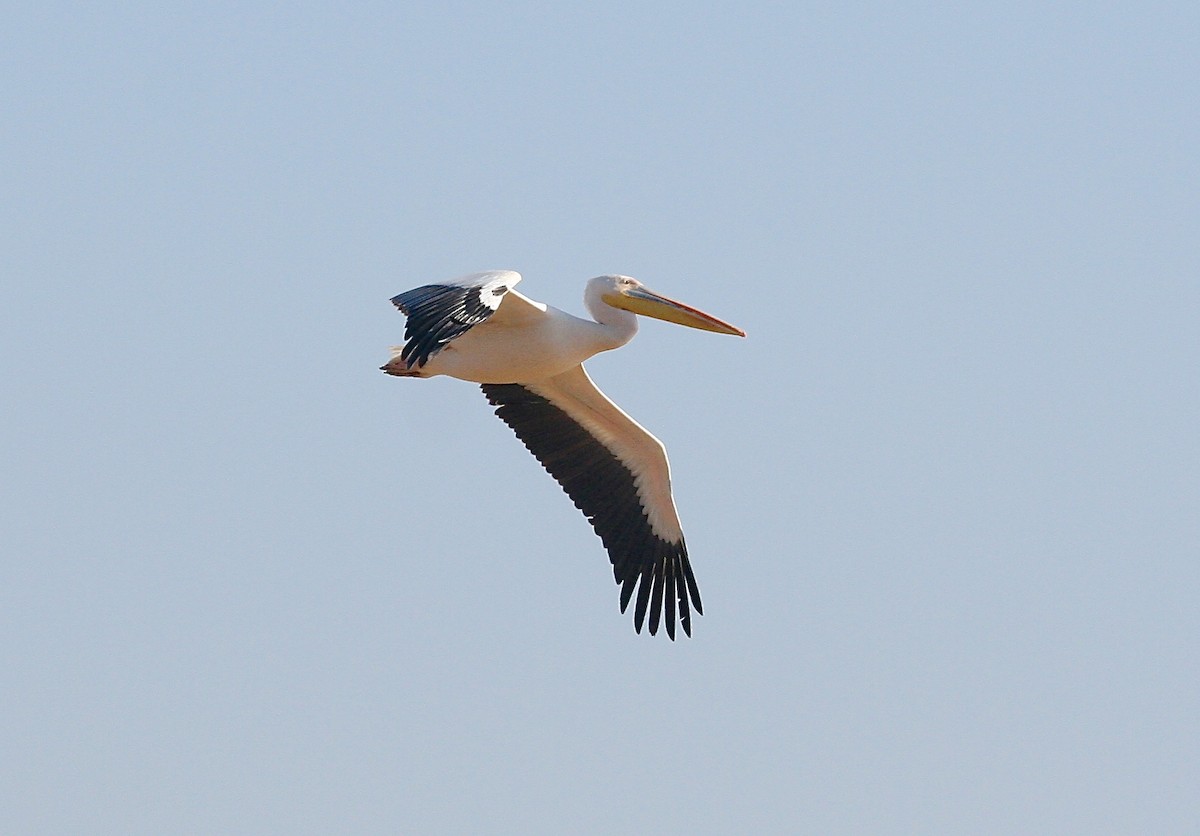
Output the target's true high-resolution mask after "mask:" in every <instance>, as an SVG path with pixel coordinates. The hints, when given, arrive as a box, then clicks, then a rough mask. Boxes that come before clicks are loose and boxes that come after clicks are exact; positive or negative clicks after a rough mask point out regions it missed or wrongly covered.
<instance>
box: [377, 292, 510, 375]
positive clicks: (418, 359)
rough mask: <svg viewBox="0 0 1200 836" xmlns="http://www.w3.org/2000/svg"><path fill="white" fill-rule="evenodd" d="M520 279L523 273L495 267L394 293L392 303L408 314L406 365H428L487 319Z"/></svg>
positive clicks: (404, 360)
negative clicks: (456, 340) (487, 270)
mask: <svg viewBox="0 0 1200 836" xmlns="http://www.w3.org/2000/svg"><path fill="white" fill-rule="evenodd" d="M519 281H521V274H520V273H514V272H513V271H512V270H492V271H490V272H487V273H472V274H471V275H469V276H463V277H462V278H461V279H456V280H454V281H452V282H445V283H443V284H427V285H423V286H421V287H418V288H414V289H413V290H408V291H405V292H404V293H401V294H400V295H398V296H393V297H392V304H393V305H395V306H396V307H397V308H399V309H400V310H401V311H402V312H403V313H404V314H405V315H406V316H407V317H408V322H407V323H406V324H405V327H404V340H405V342H404V349H403V350H402V351H401V353H400V360H401V361H402V362H403V363H404V364H405V368H408V369H411V368H412V367H413V366H417V367H420V366H423V365H425V364H426V363H427V362H428V361H429V358H430V357H432V356H433V355H434V354H437V353H438V352H439V351H440V350H441V349H442V348H443V347H444V346H445V345H446V343H448V342H450V341H451V340H453V339H454V338H455V337H460V336H462V335H463V334H465V333H466V332H467V331H469V330H471V329H472V328H474V327H475V326H476V325H479V324H480V323H482V322H486V321H487V320H488V319H489V318H491V316H492V315H493V314H495V313H496V311H497V310H499V308H500V303H501V302H503V301H504V298H505V295H506V294H507V293H508V292H509V291H510V290H512V288H513V286H514V285H515V284H516V283H517V282H519Z"/></svg>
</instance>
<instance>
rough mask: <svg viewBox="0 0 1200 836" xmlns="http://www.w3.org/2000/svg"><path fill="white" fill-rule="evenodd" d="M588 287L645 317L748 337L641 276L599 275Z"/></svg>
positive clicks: (607, 301) (607, 300) (606, 300)
mask: <svg viewBox="0 0 1200 836" xmlns="http://www.w3.org/2000/svg"><path fill="white" fill-rule="evenodd" d="M588 285H589V286H588V290H589V291H594V292H596V293H597V295H598V296H599V297H600V299H601V300H603V302H604V303H605V304H606V305H609V306H611V307H614V308H620V309H621V310H624V311H629V312H631V313H635V314H641V315H642V316H652V317H654V318H655V319H661V320H663V321H665V322H674V323H676V324H677V325H686V326H688V327H689V328H699V329H701V330H702V331H715V332H717V333H718V334H735V335H737V336H739V337H744V336H746V332H745V331H743V330H742V329H741V328H737V327H735V326H733V325H730V324H729V323H728V322H725V321H724V320H720V319H717V318H716V317H715V316H711V315H709V314H706V313H704V311H700V310H697V309H696V308H693V307H692V306H691V305H685V304H683V303H682V302H676V301H675V300H674V299H668V298H667V297H666V296H662V295H660V294H658V293H655V292H654V291H652V290H650V289H649V288H647V287H646V286H645V285H643V284H642V283H641V282H639V281H638V280H637V279H634V278H630V277H629V276H597V277H596V278H594V279H592V280H591V281H590V282H588Z"/></svg>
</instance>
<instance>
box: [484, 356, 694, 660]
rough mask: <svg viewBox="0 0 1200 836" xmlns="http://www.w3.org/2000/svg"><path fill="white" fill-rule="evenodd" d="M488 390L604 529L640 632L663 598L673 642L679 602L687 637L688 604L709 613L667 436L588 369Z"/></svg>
mask: <svg viewBox="0 0 1200 836" xmlns="http://www.w3.org/2000/svg"><path fill="white" fill-rule="evenodd" d="M483 392H484V394H485V395H487V398H488V400H489V401H490V402H491V403H492V405H493V406H495V407H497V409H496V414H497V415H498V416H499V417H500V418H501V420H503V421H504V423H506V424H508V426H509V427H511V428H512V429H513V431H514V432H516V434H517V437H518V438H520V439H521V441H522V442H524V444H525V446H526V447H527V448H528V449H529V451H530V452H531V453H533V455H534V456H536V457H537V460H538V461H539V462H541V463H542V466H543V467H545V468H546V470H547V472H549V474H550V475H551V476H553V477H554V479H555V481H557V482H558V483H559V484H560V485H561V486H562V487H563V490H565V491H566V492H567V495H568V496H569V497H571V499H572V501H573V502H574V503H575V506H576V507H577V508H579V510H581V511H582V512H583V513H584V515H585V516H586V517H587V518H588V520H589V521H590V522H591V524H592V527H593V528H594V529H595V530H596V533H597V534H598V535H599V536H600V539H601V541H603V543H604V548H605V550H606V551H607V552H608V557H609V560H610V561H611V562H612V566H613V577H614V578H615V579H616V582H617V583H618V584H619V585H620V587H621V612H625V610H626V608H627V607H628V606H629V602H630V600H631V599H632V598H633V592H634V589H635V588H636V589H637V593H638V595H637V605H636V607H635V608H634V615H633V624H634V629H636V630H637V631H638V632H639V633H640V632H641V631H642V623H643V621H644V619H645V617H646V614H647V607H649V615H650V634H651V635H654V634H655V633H657V632H658V625H659V618H660V616H661V614H662V610H663V605H664V603H665V604H666V615H667V617H666V623H667V635H668V636H670V637H671V639H672V640H673V639H674V638H675V611H676V605H677V604H678V608H679V623H680V625H681V626H682V627H683V632H684V633H686V634H687V635H689V636H690V635H691V634H692V620H691V609H692V608H693V607H694V608H695V610H696V612H697V613H700V614H703V612H704V610H703V608H702V606H701V604H700V590H699V589H698V588H697V586H696V578H695V576H694V575H693V574H692V566H691V564H690V563H689V562H688V555H687V546H686V545H685V543H684V540H683V530H682V528H681V527H680V525H679V516H678V514H677V513H676V511H675V503H674V501H673V500H672V499H671V477H670V468H669V466H668V464H667V454H666V451H665V450H664V449H663V446H662V443H661V442H659V440H658V439H657V438H655V437H654V436H653V435H651V434H650V433H649V432H647V431H646V430H645V429H644V428H643V427H642V426H641V425H640V424H638V423H637V422H636V421H634V420H633V419H632V418H630V417H629V416H628V415H626V414H625V413H624V412H623V411H622V410H621V409H620V407H618V406H617V405H616V404H614V403H613V402H612V401H610V400H609V399H608V398H607V397H605V396H604V394H603V393H602V392H601V391H600V390H599V389H597V388H596V385H595V384H594V383H592V381H591V378H589V377H588V376H587V373H586V372H585V371H584V370H583V367H582V366H576V367H575V368H574V369H572V370H570V371H568V372H565V373H563V374H561V375H558V376H557V377H552V378H549V379H548V380H542V381H538V382H537V383H526V384H516V383H503V384H492V383H485V384H483ZM689 603H690V606H689Z"/></svg>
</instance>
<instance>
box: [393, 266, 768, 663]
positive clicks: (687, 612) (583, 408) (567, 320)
mask: <svg viewBox="0 0 1200 836" xmlns="http://www.w3.org/2000/svg"><path fill="white" fill-rule="evenodd" d="M520 280H521V275H520V274H519V273H514V272H512V271H511V270H493V271H489V272H486V273H473V274H471V275H469V276H463V277H462V278H459V279H455V280H454V281H448V282H443V283H441V284H429V285H424V286H422V287H418V288H415V289H413V290H409V291H406V292H404V293H401V294H400V295H398V296H395V297H393V298H392V300H391V301H392V304H393V305H395V306H396V307H397V308H399V309H400V311H401V312H402V313H403V314H405V316H407V317H408V320H407V322H406V323H405V328H404V339H405V343H404V345H403V346H394V347H393V348H392V358H391V360H389V361H388V362H387V363H385V364H384V365H383V366H381V367H380V368H381V369H382V370H383V371H385V372H387V373H388V374H391V375H395V376H397V377H417V378H424V377H434V376H436V375H448V376H450V377H455V378H458V379H459V380H466V381H471V382H473V383H479V384H481V385H482V388H483V394H484V395H485V396H487V399H488V401H489V402H490V403H491V405H492V406H494V407H496V415H498V416H499V417H500V419H501V420H502V421H504V423H506V424H507V425H508V426H509V427H510V428H511V429H512V430H513V431H514V432H515V433H516V435H517V438H519V439H520V440H521V441H522V442H523V443H524V445H525V446H526V447H527V448H528V449H529V451H530V452H531V453H533V455H534V456H535V457H537V460H538V461H539V462H541V464H542V466H543V467H544V468H545V469H546V471H547V472H548V473H549V474H550V475H551V476H553V477H554V479H555V481H557V482H558V484H559V485H561V486H562V488H563V490H564V491H566V493H567V495H568V496H569V497H570V498H571V500H572V501H573V502H574V503H575V506H576V507H577V508H578V509H579V510H580V511H582V512H583V513H584V515H585V516H586V517H587V518H588V520H589V522H591V524H592V528H594V529H595V531H596V534H598V535H599V536H600V539H601V541H602V542H603V544H604V548H605V550H606V551H607V552H608V558H609V560H610V561H611V563H612V568H613V577H614V578H615V579H616V582H617V584H618V585H619V586H620V587H621V612H622V613H624V612H625V611H626V609H627V608H628V607H629V602H630V601H631V600H632V599H633V593H634V590H635V588H636V590H637V604H636V606H635V607H634V615H633V626H634V629H635V630H636V631H637V632H638V633H641V632H642V624H643V622H644V621H645V618H646V615H647V608H648V612H649V616H650V634H651V635H657V633H658V626H659V619H660V616H661V614H662V611H663V608H664V606H663V605H664V603H665V605H666V607H665V608H666V627H667V635H668V636H669V637H670V638H671V640H672V641H674V639H675V613H676V605H677V604H678V612H679V623H680V626H682V627H683V632H684V633H686V634H687V635H688V636H691V634H692V618H691V612H692V610H695V611H696V613H697V614H703V612H704V610H703V608H702V606H701V603H700V590H699V588H698V587H697V586H696V578H695V576H694V575H693V574H692V566H691V564H690V563H689V562H688V554H687V546H686V545H685V544H684V540H683V529H682V528H681V526H680V523H679V514H678V513H677V512H676V510H675V502H674V500H673V499H672V498H671V476H670V468H669V466H668V464H667V453H666V450H665V448H664V447H663V445H662V442H660V441H659V440H658V439H657V438H655V437H654V436H653V435H651V434H650V433H649V432H648V431H647V430H646V429H645V428H643V427H642V426H641V425H640V424H638V423H637V422H636V421H634V420H633V419H632V418H630V417H629V416H628V415H627V414H625V412H624V411H623V410H622V409H621V408H620V407H619V406H617V405H616V404H615V403H613V402H612V401H610V400H609V399H608V398H607V397H605V395H604V393H603V392H601V391H600V390H599V389H597V388H596V384H594V383H592V380H591V378H590V377H588V374H587V372H586V371H584V369H583V365H582V363H583V361H584V360H587V359H588V358H589V357H592V356H593V355H595V354H599V353H600V352H601V351H610V350H611V349H614V348H620V347H621V346H623V345H625V344H626V343H627V342H629V341H630V340H631V339H633V336H634V334H636V333H637V329H638V322H637V317H636V316H635V314H641V315H643V316H651V317H654V318H656V319H662V320H665V321H667V322H674V323H677V324H679V325H687V326H689V327H692V328H700V329H702V330H705V331H715V332H716V333H718V334H736V335H737V336H739V337H744V336H746V333H745V332H744V331H742V329H740V328H736V327H734V326H732V325H730V324H729V323H727V322H723V321H722V320H720V319H717V318H716V317H714V316H710V315H709V314H706V313H703V312H702V311H699V310H696V309H695V308H693V307H691V306H689V305H685V304H683V303H682V302H676V301H674V300H673V299H668V298H667V297H665V296H660V295H659V294H657V293H654V292H653V291H651V290H648V289H647V288H646V287H645V286H644V285H642V283H641V282H639V281H638V280H637V279H633V278H630V277H629V276H597V277H596V278H594V279H591V280H590V281H589V282H588V283H587V290H586V291H585V292H584V297H583V302H584V305H585V306H586V307H587V310H588V313H590V314H591V315H592V319H593V320H594V321H588V320H586V319H581V318H579V317H576V316H572V315H571V314H568V313H564V312H563V311H560V310H558V309H557V308H553V307H550V306H549V305H544V304H542V303H541V302H535V301H533V300H532V299H529V298H527V297H525V296H522V295H521V294H520V293H518V292H517V291H515V290H514V289H513V288H514V287H516V284H517V282H519V281H520Z"/></svg>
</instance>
